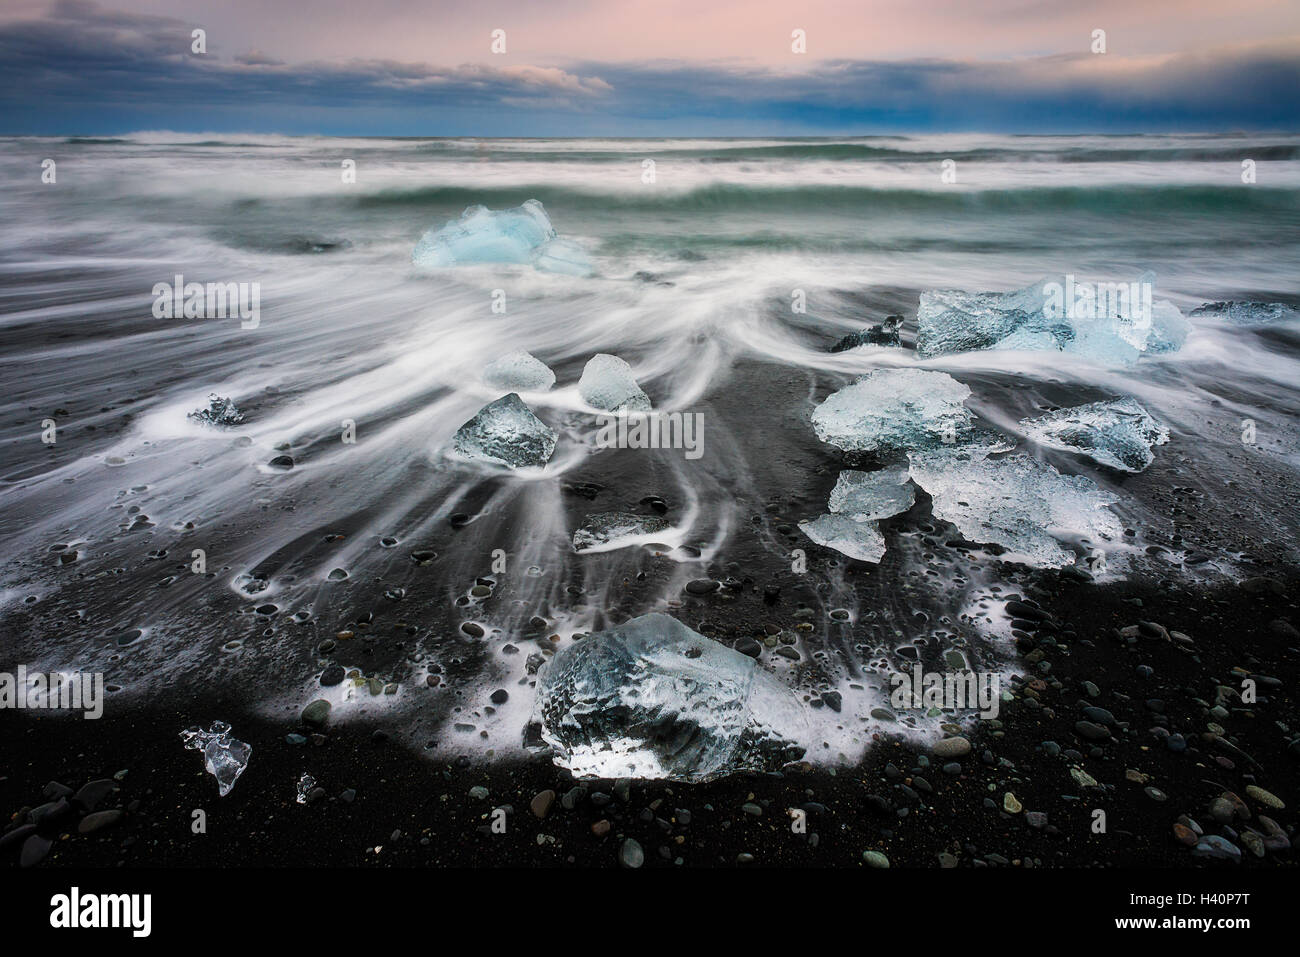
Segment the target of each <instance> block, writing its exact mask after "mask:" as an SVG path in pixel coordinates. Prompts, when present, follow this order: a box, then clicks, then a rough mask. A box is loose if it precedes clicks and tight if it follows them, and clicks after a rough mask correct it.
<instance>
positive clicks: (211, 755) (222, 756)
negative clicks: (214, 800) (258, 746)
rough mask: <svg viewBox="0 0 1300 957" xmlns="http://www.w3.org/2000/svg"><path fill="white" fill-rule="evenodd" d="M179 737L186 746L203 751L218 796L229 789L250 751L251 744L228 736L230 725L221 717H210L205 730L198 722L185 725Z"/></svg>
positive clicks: (241, 771) (190, 749)
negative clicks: (189, 726)
mask: <svg viewBox="0 0 1300 957" xmlns="http://www.w3.org/2000/svg"><path fill="white" fill-rule="evenodd" d="M181 740H182V741H184V742H185V748H186V750H189V751H202V752H203V766H204V767H205V768H206V769H207V771H208V773H209V774H211V775H212V776H213V777H214V778H216V779H217V792H218V794H219V795H220V796H221V797H225V796H226V795H227V794H229V793H230V789H231V788H233V787H234V786H235V781H236V780H237V779H238V778H239V776H240V775H241V774H243V773H244V768H246V767H248V757H249V755H250V754H252V753H253V748H252V745H248V744H245V743H244V742H243V741H239V740H237V739H235V738H232V737H231V736H230V725H228V724H226V722H224V721H213V722H212V724H211V726H209V728H208V730H206V731H204V730H203V729H202V728H199V727H197V726H196V727H192V728H187V729H186V730H184V731H182V732H181Z"/></svg>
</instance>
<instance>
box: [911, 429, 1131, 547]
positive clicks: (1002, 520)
mask: <svg viewBox="0 0 1300 957" xmlns="http://www.w3.org/2000/svg"><path fill="white" fill-rule="evenodd" d="M996 451H999V448H998V447H978V446H965V447H955V448H933V449H926V450H920V451H914V452H909V453H908V461H909V463H910V468H911V476H912V481H914V482H916V484H917V485H919V486H921V488H923V489H925V490H926V491H927V492H929V493H930V496H931V497H932V498H933V508H934V514H935V516H936V517H937V518H940V519H943V520H944V521H946V522H951V523H952V524H953V525H955V526H957V529H958V530H959V531H960V532H961V533H962V535H963V536H964V537H965V538H966V539H967V540H968V541H972V542H981V543H991V544H995V545H1001V546H1002V547H1003V548H1005V549H1006V550H1007V551H1008V552H1010V553H1011V554H1012V557H1013V558H1015V559H1017V560H1020V561H1023V562H1024V563H1026V564H1029V565H1035V566H1039V567H1043V568H1061V567H1064V566H1066V565H1070V564H1073V563H1074V553H1073V552H1071V551H1069V550H1068V549H1066V548H1063V547H1062V546H1061V544H1060V542H1059V541H1058V538H1059V539H1086V540H1088V541H1089V542H1091V543H1092V545H1093V546H1094V547H1100V543H1101V541H1103V540H1108V539H1114V538H1117V537H1118V536H1119V535H1120V534H1121V533H1122V532H1123V528H1122V526H1121V525H1120V522H1119V519H1118V518H1116V517H1115V515H1114V514H1113V513H1112V512H1111V511H1110V510H1109V509H1108V508H1106V506H1108V505H1111V504H1113V503H1114V502H1115V501H1116V498H1115V497H1114V496H1113V495H1111V494H1109V493H1107V492H1103V491H1101V490H1100V489H1098V488H1097V486H1096V485H1095V484H1093V483H1092V482H1091V481H1089V480H1088V479H1087V478H1084V477H1082V476H1077V475H1061V474H1060V473H1059V472H1057V471H1056V469H1054V468H1052V467H1051V466H1050V465H1047V464H1045V463H1042V462H1039V461H1038V460H1037V459H1034V458H1031V457H1030V456H1028V455H1025V454H1023V453H1019V454H1015V455H1008V456H1006V457H1004V458H996V459H995V458H992V457H991V455H992V453H994V452H996Z"/></svg>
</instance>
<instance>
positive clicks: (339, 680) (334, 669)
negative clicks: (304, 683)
mask: <svg viewBox="0 0 1300 957" xmlns="http://www.w3.org/2000/svg"><path fill="white" fill-rule="evenodd" d="M345 677H347V671H345V670H344V668H343V666H342V665H330V666H329V667H328V668H326V669H325V670H324V671H322V672H321V675H320V683H321V687H322V688H332V687H334V686H335V685H341V684H343V679H344V678H345Z"/></svg>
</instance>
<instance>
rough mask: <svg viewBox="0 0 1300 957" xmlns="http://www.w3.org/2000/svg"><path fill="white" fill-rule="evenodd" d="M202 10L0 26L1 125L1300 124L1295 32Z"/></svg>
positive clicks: (804, 129) (73, 128)
mask: <svg viewBox="0 0 1300 957" xmlns="http://www.w3.org/2000/svg"><path fill="white" fill-rule="evenodd" d="M190 30H191V25H190V24H188V23H182V22H181V21H179V20H174V19H169V18H165V17H157V16H145V15H138V14H126V13H118V12H114V11H112V10H108V9H106V8H104V7H101V6H98V5H96V4H94V3H91V2H88V0H61V2H59V3H57V4H55V5H54V6H53V7H52V8H51V9H50V11H49V13H48V14H46V15H45V16H44V17H42V18H39V19H33V20H26V21H18V22H11V23H8V24H3V25H0V131H3V132H6V133H81V132H116V131H126V130H131V129H141V128H155V129H174V130H196V131H197V130H222V129H238V130H245V131H280V132H324V133H362V134H375V133H389V134H396V135H419V134H475V133H478V134H483V135H508V134H512V133H517V134H521V135H543V134H552V135H565V134H573V135H586V134H592V133H605V134H625V135H636V134H646V135H654V134H666V133H682V134H690V133H694V134H700V133H709V132H716V133H728V132H732V133H738V132H746V131H752V132H770V133H783V132H784V133H795V134H797V133H816V132H822V131H835V132H848V131H858V130H861V131H874V130H887V129H918V130H921V129H936V130H937V129H944V130H960V129H985V130H1009V131H1019V132H1059V131H1070V130H1079V131H1085V130H1107V129H1113V130H1155V129H1180V128H1181V129H1225V128H1292V129H1294V128H1296V127H1297V125H1300V123H1298V122H1297V121H1298V120H1300V100H1297V97H1296V96H1295V91H1296V90H1297V89H1300V56H1297V51H1296V49H1295V48H1294V47H1293V46H1279V47H1274V48H1271V49H1253V50H1238V51H1228V52H1220V53H1217V54H1213V55H1211V54H1202V55H1183V56H1173V57H1158V58H1156V57H1151V58H1128V59H1124V58H1120V57H1116V56H1113V55H1110V54H1107V55H1102V56H1093V55H1091V54H1082V55H1069V56H1049V57H1037V58H1031V59H1023V60H1013V61H995V62H960V61H951V60H910V61H900V62H864V61H855V60H838V61H830V62H822V63H820V64H818V65H817V66H816V68H815V69H812V70H807V71H803V72H797V73H790V72H782V71H777V70H775V69H772V68H762V67H752V66H736V65H732V64H726V63H723V64H701V63H684V62H675V61H674V62H649V63H627V62H624V63H598V62H593V63H579V64H571V65H567V66H566V67H564V68H563V69H561V68H557V67H541V66H510V67H505V68H495V67H490V66H485V65H477V64H467V65H460V66H433V65H428V64H417V63H402V62H395V61H387V60H373V59H372V60H352V61H346V62H308V63H296V64H286V63H283V62H281V61H279V60H277V59H275V58H273V57H270V56H265V55H263V54H261V53H259V52H257V51H256V50H222V49H220V48H219V45H218V44H216V43H215V41H214V39H213V38H209V47H208V53H207V54H206V55H205V56H196V55H193V54H192V53H191V52H190V44H191V36H190Z"/></svg>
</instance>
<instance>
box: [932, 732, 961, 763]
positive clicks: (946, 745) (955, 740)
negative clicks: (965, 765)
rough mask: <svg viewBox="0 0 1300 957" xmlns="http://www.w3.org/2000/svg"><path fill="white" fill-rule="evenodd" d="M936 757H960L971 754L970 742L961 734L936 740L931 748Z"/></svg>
mask: <svg viewBox="0 0 1300 957" xmlns="http://www.w3.org/2000/svg"><path fill="white" fill-rule="evenodd" d="M930 753H931V754H933V755H934V756H935V757H936V758H960V757H963V756H964V755H967V754H970V742H969V741H967V740H966V739H965V738H963V737H961V736H960V735H956V736H954V737H951V738H944V739H943V740H942V741H936V742H935V743H934V746H933V747H931V748H930Z"/></svg>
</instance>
